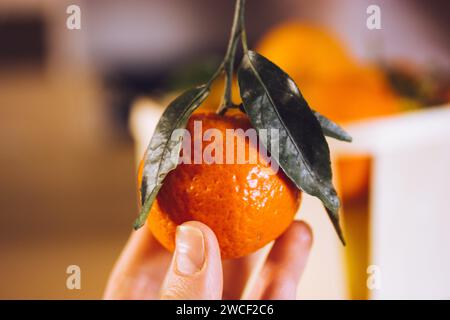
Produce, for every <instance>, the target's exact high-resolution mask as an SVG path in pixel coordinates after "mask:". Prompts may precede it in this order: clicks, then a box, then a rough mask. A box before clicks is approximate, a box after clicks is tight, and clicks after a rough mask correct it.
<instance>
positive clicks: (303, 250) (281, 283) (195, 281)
mask: <svg viewBox="0 0 450 320" xmlns="http://www.w3.org/2000/svg"><path fill="white" fill-rule="evenodd" d="M311 245H312V233H311V229H310V228H309V226H308V225H307V224H306V223H304V222H301V221H294V222H293V223H292V224H291V226H290V227H289V228H288V229H287V230H286V231H285V232H284V234H283V235H281V236H280V237H279V238H278V239H277V240H275V243H274V245H273V247H272V249H271V250H270V252H269V254H268V256H267V258H266V260H265V262H264V265H263V266H262V268H261V270H260V272H259V274H258V278H257V281H255V283H254V284H253V285H252V286H251V287H247V288H246V284H247V282H248V280H249V276H250V274H251V272H252V270H253V268H254V267H255V263H256V260H257V259H258V256H257V254H253V255H249V256H247V257H243V258H239V259H234V260H225V261H221V259H220V250H219V245H218V242H217V238H216V236H215V235H214V232H213V231H212V230H211V229H210V228H209V227H207V226H206V225H205V224H203V223H200V222H196V221H190V222H186V223H183V224H182V225H180V226H178V228H177V234H176V249H175V252H174V254H173V257H171V254H170V253H169V252H168V251H167V250H166V249H164V248H163V247H162V246H161V245H160V244H159V243H158V241H157V240H156V239H155V238H154V237H153V235H152V234H151V232H150V230H149V228H147V227H144V228H141V229H139V230H138V231H135V232H133V234H132V235H131V237H130V239H129V241H128V243H127V244H126V246H125V248H124V250H123V252H122V254H121V255H120V257H119V259H118V261H117V262H116V265H115V267H114V269H113V271H112V273H111V276H110V278H109V281H108V284H107V287H106V290H105V294H104V298H105V299H159V298H161V299H199V300H200V299H240V298H243V299H295V298H296V291H297V290H296V289H297V284H298V281H299V279H300V276H301V274H302V273H303V270H304V267H305V264H306V261H307V258H308V255H309V251H310V248H311ZM244 289H245V290H244Z"/></svg>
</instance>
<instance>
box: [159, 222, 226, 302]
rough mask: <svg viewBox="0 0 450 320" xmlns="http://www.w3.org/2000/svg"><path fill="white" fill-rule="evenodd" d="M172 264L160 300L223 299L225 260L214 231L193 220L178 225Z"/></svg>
mask: <svg viewBox="0 0 450 320" xmlns="http://www.w3.org/2000/svg"><path fill="white" fill-rule="evenodd" d="M175 242H176V247H175V253H174V255H173V259H172V263H171V265H170V267H169V271H168V272H167V275H166V278H165V280H164V283H163V286H162V289H161V299H201V300H203V299H221V297H222V285H223V275H222V262H221V260H220V249H219V244H218V242H217V238H216V236H215V235H214V232H213V231H212V230H211V229H210V228H209V227H207V226H206V225H204V224H203V223H200V222H196V221H191V222H186V223H183V224H182V225H180V226H178V228H177V232H176V240H175Z"/></svg>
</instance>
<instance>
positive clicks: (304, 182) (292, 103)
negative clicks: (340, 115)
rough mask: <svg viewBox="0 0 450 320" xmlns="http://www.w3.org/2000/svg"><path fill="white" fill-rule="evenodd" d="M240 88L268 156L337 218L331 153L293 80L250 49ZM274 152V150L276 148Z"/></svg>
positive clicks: (240, 79)
mask: <svg viewBox="0 0 450 320" xmlns="http://www.w3.org/2000/svg"><path fill="white" fill-rule="evenodd" d="M238 81H239V89H240V92H241V97H242V101H243V104H244V108H245V111H246V113H247V115H248V116H249V118H250V121H251V123H252V125H253V126H254V127H255V128H256V129H257V130H258V131H259V132H260V130H262V129H266V130H268V134H269V136H268V137H267V139H263V140H264V141H263V143H264V144H265V146H266V148H267V149H268V151H269V152H270V153H271V157H272V158H274V160H275V161H277V162H278V164H279V165H280V167H281V168H282V169H283V170H284V172H285V173H286V175H287V176H288V177H289V178H290V179H291V180H292V181H293V182H294V183H295V184H296V185H297V187H298V188H300V189H302V190H303V191H305V192H306V193H308V194H311V195H313V196H316V197H318V198H319V199H320V200H322V202H323V204H324V205H325V207H326V208H327V209H329V210H330V212H332V213H333V214H332V215H330V218H331V219H332V222H333V224H334V225H335V226H336V227H337V230H338V234H341V232H340V228H339V223H338V221H337V219H336V217H337V212H338V210H339V198H338V197H337V194H336V191H335V189H334V187H333V185H332V182H331V165H330V152H329V148H328V144H327V142H326V140H325V137H324V135H323V132H322V128H321V126H320V123H319V121H318V120H317V119H316V117H315V116H314V114H313V112H312V110H311V109H310V108H309V106H308V104H307V102H306V100H305V99H304V98H303V97H302V95H301V93H300V91H299V89H298V88H297V86H296V84H295V83H294V81H293V80H292V79H291V78H290V77H289V76H288V75H287V74H286V73H285V72H283V71H282V70H281V69H280V68H279V67H277V66H276V65H275V64H273V63H272V62H270V61H269V60H267V59H266V58H264V57H263V56H261V55H259V54H258V53H256V52H253V51H249V52H248V53H247V54H246V55H245V56H244V58H243V60H242V63H241V66H240V68H239V70H238ZM270 129H275V130H276V131H277V132H278V136H279V137H278V148H279V149H278V150H276V149H272V146H271V140H272V137H271V136H270V133H271V130H270ZM276 151H278V152H276Z"/></svg>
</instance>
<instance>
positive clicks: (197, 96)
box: [134, 86, 209, 229]
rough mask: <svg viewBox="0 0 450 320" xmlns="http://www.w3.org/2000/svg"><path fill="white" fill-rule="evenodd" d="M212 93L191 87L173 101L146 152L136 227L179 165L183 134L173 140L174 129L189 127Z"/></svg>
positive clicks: (142, 222) (142, 223) (201, 88)
mask: <svg viewBox="0 0 450 320" xmlns="http://www.w3.org/2000/svg"><path fill="white" fill-rule="evenodd" d="M208 95H209V87H208V86H201V87H198V88H194V89H190V90H188V91H186V92H184V93H183V94H182V95H180V96H179V97H178V98H176V99H175V100H174V101H173V102H171V103H170V105H169V106H168V107H167V109H166V110H165V111H164V113H163V115H162V116H161V118H160V119H159V122H158V125H157V126H156V129H155V132H154V134H153V136H152V138H151V140H150V143H149V145H148V147H147V151H146V152H145V159H144V169H143V173H142V184H141V197H142V199H141V202H142V208H141V212H140V213H139V217H138V218H137V219H136V221H135V222H134V228H135V229H139V228H140V227H142V226H143V225H144V223H145V221H146V220H147V217H148V214H149V212H150V208H151V207H152V204H153V202H154V201H155V198H156V195H157V194H158V191H159V189H161V187H162V183H163V180H164V178H165V177H166V176H167V174H168V173H169V172H170V171H172V170H173V169H175V168H176V167H177V165H178V159H179V157H180V150H181V145H182V137H178V139H172V134H173V132H174V131H175V130H177V129H184V128H186V124H187V122H188V119H189V117H190V115H191V114H192V112H194V110H195V109H197V108H198V107H199V106H200V104H201V103H202V102H203V101H204V100H205V99H206V97H207V96H208Z"/></svg>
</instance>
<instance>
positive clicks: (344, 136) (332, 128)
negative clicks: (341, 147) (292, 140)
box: [312, 110, 352, 142]
mask: <svg viewBox="0 0 450 320" xmlns="http://www.w3.org/2000/svg"><path fill="white" fill-rule="evenodd" d="M312 112H313V113H314V116H315V117H316V119H317V120H318V121H319V123H320V126H321V127H322V132H323V134H324V135H326V136H327V137H331V138H335V139H338V140H342V141H347V142H352V137H351V136H350V135H349V134H348V133H347V132H346V131H345V130H344V129H342V128H341V127H340V126H339V125H337V124H336V123H334V122H333V121H331V120H330V119H328V118H327V117H325V116H323V115H321V114H320V113H318V112H317V111H314V110H312Z"/></svg>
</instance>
